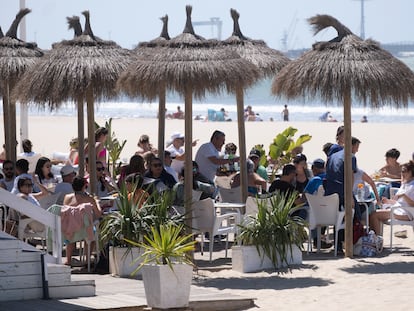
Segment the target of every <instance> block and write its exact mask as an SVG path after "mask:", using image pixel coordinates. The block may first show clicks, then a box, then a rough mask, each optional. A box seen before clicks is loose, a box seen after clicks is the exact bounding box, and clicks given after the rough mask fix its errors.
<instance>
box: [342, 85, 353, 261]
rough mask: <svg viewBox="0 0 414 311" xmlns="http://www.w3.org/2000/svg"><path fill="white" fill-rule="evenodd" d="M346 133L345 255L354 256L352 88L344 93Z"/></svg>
mask: <svg viewBox="0 0 414 311" xmlns="http://www.w3.org/2000/svg"><path fill="white" fill-rule="evenodd" d="M344 134H345V151H344V152H345V159H344V160H345V168H344V169H345V185H344V186H345V188H344V205H345V256H346V257H353V255H354V246H353V219H352V203H353V196H352V184H353V180H354V178H353V171H352V142H351V90H350V89H349V90H347V91H346V92H345V94H344Z"/></svg>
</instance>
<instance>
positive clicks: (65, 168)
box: [60, 164, 76, 177]
mask: <svg viewBox="0 0 414 311" xmlns="http://www.w3.org/2000/svg"><path fill="white" fill-rule="evenodd" d="M73 173H76V171H75V168H74V167H73V166H72V165H69V164H66V165H65V166H63V167H62V168H61V169H60V174H61V175H62V177H64V176H67V175H69V174H73Z"/></svg>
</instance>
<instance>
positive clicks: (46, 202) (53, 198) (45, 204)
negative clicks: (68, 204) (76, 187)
mask: <svg viewBox="0 0 414 311" xmlns="http://www.w3.org/2000/svg"><path fill="white" fill-rule="evenodd" d="M60 195H61V194H60V193H54V194H51V195H48V196H46V197H42V198H41V199H39V203H40V206H41V207H42V208H43V209H44V210H47V209H48V208H49V207H50V206H52V205H53V204H56V203H57V201H58V199H59V197H60Z"/></svg>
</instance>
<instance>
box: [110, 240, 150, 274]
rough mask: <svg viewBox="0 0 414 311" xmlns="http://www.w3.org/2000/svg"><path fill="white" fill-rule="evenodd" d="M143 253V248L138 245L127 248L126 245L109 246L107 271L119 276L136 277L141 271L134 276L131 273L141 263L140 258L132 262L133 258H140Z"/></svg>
mask: <svg viewBox="0 0 414 311" xmlns="http://www.w3.org/2000/svg"><path fill="white" fill-rule="evenodd" d="M143 253H144V250H143V249H141V248H138V247H132V248H130V249H129V251H128V248H126V247H117V246H110V247H109V273H111V275H112V276H120V277H123V278H136V277H137V276H141V271H138V273H137V274H136V275H135V276H131V273H132V272H133V271H134V270H135V269H136V268H137V267H138V266H139V265H140V264H141V262H142V259H139V260H138V261H137V262H135V263H134V264H132V262H133V261H134V260H136V259H137V258H140V257H141V255H142V254H143Z"/></svg>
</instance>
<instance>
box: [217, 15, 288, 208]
mask: <svg viewBox="0 0 414 311" xmlns="http://www.w3.org/2000/svg"><path fill="white" fill-rule="evenodd" d="M230 15H231V17H232V19H233V33H232V35H231V36H230V37H229V38H227V39H226V40H224V41H223V42H222V43H223V44H224V46H225V47H226V48H229V49H230V50H232V51H234V52H236V53H237V54H239V55H240V57H242V58H243V59H245V60H247V61H249V62H251V63H252V64H253V65H255V66H256V67H257V68H258V70H259V73H260V76H261V77H262V78H267V77H273V76H274V75H275V74H277V73H278V72H279V71H280V70H281V69H282V68H283V67H284V66H286V65H287V64H288V63H289V61H290V59H289V58H287V57H286V56H284V55H283V54H282V53H281V52H279V51H277V50H275V49H271V48H269V47H268V46H267V45H266V43H265V42H264V41H263V40H253V39H250V38H248V37H245V36H244V35H243V34H242V32H241V29H240V25H239V17H240V14H239V13H238V12H237V11H236V10H234V9H230ZM241 91H242V92H241V93H240V94H236V100H237V122H238V127H239V153H240V166H241V167H246V158H247V155H246V137H245V127H244V94H243V90H241ZM240 177H241V180H242V181H243V182H242V184H246V185H247V170H246V169H242V170H241V171H240ZM242 192H243V193H242V196H243V200H246V198H247V186H246V187H242Z"/></svg>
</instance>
